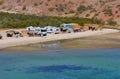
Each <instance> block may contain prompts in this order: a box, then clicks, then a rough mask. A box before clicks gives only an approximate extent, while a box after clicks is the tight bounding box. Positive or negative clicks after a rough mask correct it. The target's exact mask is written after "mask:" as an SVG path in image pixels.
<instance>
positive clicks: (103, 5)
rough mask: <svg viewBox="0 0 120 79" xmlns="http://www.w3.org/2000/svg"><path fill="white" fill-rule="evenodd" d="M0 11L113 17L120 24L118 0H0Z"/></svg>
mask: <svg viewBox="0 0 120 79" xmlns="http://www.w3.org/2000/svg"><path fill="white" fill-rule="evenodd" d="M0 9H1V10H0V11H8V12H16V13H25V14H37V15H48V16H69V17H70V16H78V17H84V18H99V19H102V20H104V21H106V20H109V19H113V20H115V21H117V22H118V23H119V24H120V0H0Z"/></svg>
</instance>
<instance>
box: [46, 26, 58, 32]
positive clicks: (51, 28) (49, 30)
mask: <svg viewBox="0 0 120 79" xmlns="http://www.w3.org/2000/svg"><path fill="white" fill-rule="evenodd" d="M46 28H47V33H53V34H58V33H60V28H58V27H54V26H53V27H52V26H48V27H46Z"/></svg>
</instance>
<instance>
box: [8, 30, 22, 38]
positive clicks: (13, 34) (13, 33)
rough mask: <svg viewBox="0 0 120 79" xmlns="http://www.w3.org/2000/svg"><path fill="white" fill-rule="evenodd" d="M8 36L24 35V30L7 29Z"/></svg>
mask: <svg viewBox="0 0 120 79" xmlns="http://www.w3.org/2000/svg"><path fill="white" fill-rule="evenodd" d="M6 36H7V37H13V36H15V37H23V35H22V32H20V31H14V30H10V31H6Z"/></svg>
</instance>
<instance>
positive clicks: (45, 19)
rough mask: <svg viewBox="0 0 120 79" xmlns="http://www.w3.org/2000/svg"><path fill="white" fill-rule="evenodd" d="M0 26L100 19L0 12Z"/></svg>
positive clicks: (56, 24)
mask: <svg viewBox="0 0 120 79" xmlns="http://www.w3.org/2000/svg"><path fill="white" fill-rule="evenodd" d="M0 17H1V18H0V27H1V28H24V27H27V26H31V25H32V26H39V27H44V26H47V25H51V26H57V27H58V26H60V24H62V23H78V24H80V25H81V26H83V25H84V24H86V23H89V24H93V23H94V24H102V21H101V20H98V19H88V18H78V17H56V16H35V15H24V14H9V13H2V12H1V13H0Z"/></svg>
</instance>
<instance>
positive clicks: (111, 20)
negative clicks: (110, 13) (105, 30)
mask: <svg viewBox="0 0 120 79" xmlns="http://www.w3.org/2000/svg"><path fill="white" fill-rule="evenodd" d="M107 23H108V24H109V25H112V26H114V25H116V24H117V22H116V21H114V20H113V19H109V20H108V21H107Z"/></svg>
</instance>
